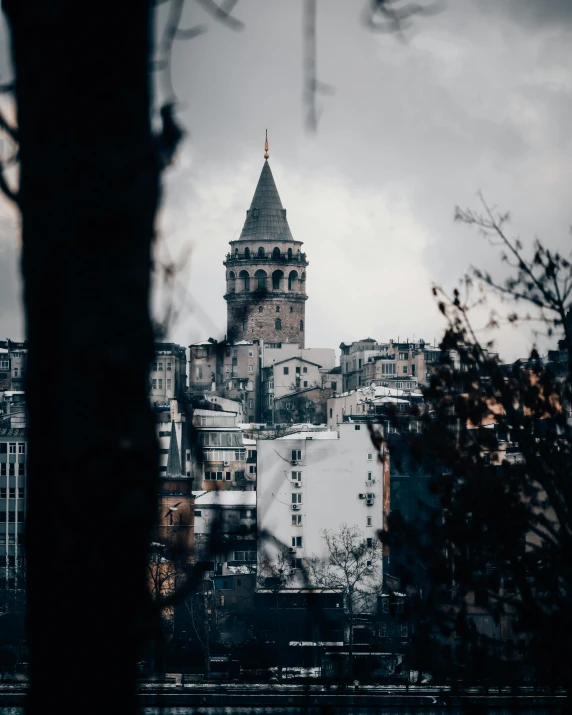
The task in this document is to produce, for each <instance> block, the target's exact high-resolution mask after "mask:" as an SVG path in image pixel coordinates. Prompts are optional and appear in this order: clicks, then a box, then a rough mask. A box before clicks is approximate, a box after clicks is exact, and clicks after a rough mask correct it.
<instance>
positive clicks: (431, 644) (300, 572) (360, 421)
mask: <svg viewBox="0 0 572 715" xmlns="http://www.w3.org/2000/svg"><path fill="white" fill-rule="evenodd" d="M294 210H295V207H294ZM223 263H224V270H225V271H226V293H225V295H224V296H221V299H222V298H223V297H224V300H225V301H226V303H227V311H228V324H227V335H226V337H225V339H224V340H216V339H214V338H212V337H208V338H207V339H205V340H203V341H200V342H195V343H193V344H191V345H188V346H184V345H178V344H175V343H169V342H157V343H156V344H155V356H154V360H153V362H152V364H151V366H150V370H149V382H148V386H149V387H148V397H149V401H150V403H151V405H152V409H153V413H154V416H155V423H156V436H157V440H158V443H159V492H158V498H159V506H158V512H157V519H156V526H155V530H154V531H155V533H154V537H153V541H152V542H151V544H150V548H149V554H148V585H149V589H150V592H151V594H152V596H153V599H154V601H155V602H156V603H161V602H162V601H164V604H165V605H163V606H161V609H160V611H161V615H160V620H159V625H158V626H157V628H156V631H155V633H154V636H153V638H152V639H151V641H150V642H149V643H148V644H147V646H146V649H145V650H144V651H143V652H142V653H141V657H140V658H141V659H140V662H139V669H140V677H141V678H142V679H143V680H145V679H147V680H149V679H153V678H154V679H159V680H161V679H162V680H163V681H164V680H165V679H167V680H169V679H171V680H173V679H174V680H173V682H181V678H182V679H183V682H185V681H186V682H202V681H204V682H209V681H212V680H213V679H215V680H222V681H227V680H241V681H242V682H268V681H270V682H274V681H276V682H282V681H283V680H290V681H292V680H297V681H299V682H305V681H310V682H311V681H312V680H315V681H316V682H326V683H327V682H351V683H354V682H355V683H356V684H359V683H362V684H363V683H366V684H367V683H385V684H394V685H398V684H402V685H403V684H407V685H409V684H417V685H421V684H427V683H438V684H443V685H445V684H448V685H451V683H455V682H464V683H466V684H475V683H477V684H482V683H496V685H507V684H511V685H514V684H519V685H524V684H535V683H541V684H542V683H544V682H546V673H543V672H542V669H541V668H539V663H538V659H537V658H536V657H535V656H534V654H531V652H530V648H531V646H532V647H533V648H535V647H540V646H538V644H536V642H535V637H536V636H535V633H534V628H533V627H531V625H530V624H528V625H526V624H525V623H524V621H525V620H526V619H523V614H522V610H521V607H520V606H521V603H519V601H522V600H523V594H522V591H520V596H519V595H518V594H519V588H520V589H522V585H520V586H519V584H518V583H517V580H518V579H517V577H516V576H515V574H514V570H513V566H514V564H511V563H510V562H509V560H508V559H507V560H506V561H505V560H504V559H505V557H506V554H505V555H504V556H503V554H502V553H501V552H500V551H499V553H497V554H494V553H493V552H492V551H487V550H486V549H484V548H483V553H478V552H479V548H478V547H479V544H478V540H477V542H475V543H474V544H473V546H474V550H475V553H474V554H473V556H472V557H471V558H474V561H471V560H470V559H469V562H470V563H472V567H471V568H472V569H473V570H472V571H471V574H470V578H466V577H467V574H464V576H463V575H462V574H461V575H459V577H458V580H457V581H456V580H455V579H457V576H456V574H455V576H454V577H453V579H452V580H450V581H449V580H448V577H449V574H446V573H441V576H442V581H435V578H436V574H437V571H436V570H435V569H434V568H433V567H434V566H435V564H434V563H432V561H431V558H430V557H428V555H427V548H428V547H430V548H434V549H436V550H439V549H441V555H442V556H443V558H444V562H446V563H451V562H452V561H454V560H455V559H454V558H453V553H452V552H448V551H447V548H446V547H445V546H444V545H443V544H440V545H439V544H438V542H433V543H431V542H430V541H428V540H427V539H428V535H429V534H431V535H433V531H432V529H433V528H434V525H435V524H436V523H443V520H444V519H445V516H444V515H445V514H450V512H451V506H450V504H449V505H448V507H447V506H446V504H445V502H446V494H445V492H444V491H443V490H442V484H443V483H442V481H441V482H440V481H439V480H440V479H441V480H442V479H443V476H445V477H446V476H447V475H450V474H452V473H454V472H455V470H457V472H458V473H459V464H460V462H461V461H462V460H463V459H465V457H467V455H472V456H471V460H472V461H471V464H472V467H473V468H474V469H477V470H480V473H482V474H485V473H486V474H489V475H492V477H493V478H496V477H495V475H497V477H498V479H499V481H500V480H502V479H503V478H504V477H502V476H501V475H502V474H506V471H507V470H509V471H510V470H511V469H512V470H514V474H522V470H521V467H523V465H524V467H526V464H527V456H526V449H523V446H522V444H523V443H521V441H519V437H518V435H519V434H522V432H519V431H518V429H516V427H517V426H516V425H515V430H514V432H513V431H512V423H511V417H510V415H507V413H506V410H505V409H504V407H503V398H502V396H501V397H498V395H497V396H496V397H495V396H494V394H493V392H491V391H490V390H488V387H490V385H494V379H493V381H492V382H491V377H490V375H487V374H486V370H487V368H490V367H491V366H494V370H495V371H496V372H495V374H496V375H501V376H504V377H503V378H502V379H504V380H505V381H506V384H509V383H510V382H511V380H514V379H516V377H515V376H518V375H520V376H521V378H522V377H523V376H524V378H523V379H526V380H528V383H527V384H530V383H531V380H532V384H536V382H541V383H542V384H543V385H544V387H545V389H548V386H549V385H551V386H552V387H551V389H553V390H560V392H558V394H559V395H560V397H559V402H558V405H557V409H556V411H555V412H554V411H553V412H552V413H550V412H549V411H548V410H547V408H546V405H545V404H544V403H543V404H541V405H540V408H539V406H538V405H536V404H532V403H530V401H528V402H527V401H526V400H524V402H523V404H522V405H521V406H520V407H518V406H517V412H519V413H520V414H521V415H523V416H528V418H530V419H529V423H528V427H527V429H529V430H532V431H533V432H534V435H535V437H534V439H535V440H536V442H537V443H538V442H539V441H541V440H544V439H550V431H551V429H553V426H551V422H552V421H554V420H556V422H558V420H560V419H561V418H562V419H564V422H562V423H561V424H562V425H564V427H562V430H564V428H565V425H568V427H567V429H569V428H570V403H569V402H568V401H567V398H566V393H565V392H563V391H562V385H564V384H565V382H566V379H567V375H568V359H569V354H568V347H567V343H566V340H564V339H563V340H561V341H560V343H559V344H555V345H554V349H553V350H550V351H549V352H548V354H547V355H546V356H542V357H541V356H538V355H537V356H532V357H530V358H526V359H522V360H519V361H517V362H516V363H514V364H503V363H502V362H501V361H500V360H499V356H498V355H497V354H496V353H494V352H491V351H488V350H486V349H480V352H479V354H478V356H477V357H475V355H476V353H475V351H474V346H473V347H467V345H466V344H465V343H463V342H462V341H461V342H458V343H457V344H456V345H454V344H453V343H451V342H450V343H449V345H448V344H447V341H446V340H445V341H443V343H442V344H440V345H436V344H430V343H429V342H425V341H424V340H422V339H417V338H416V339H414V340H413V339H411V340H410V339H407V338H406V339H403V338H396V339H395V340H389V341H388V342H379V341H378V340H376V339H374V338H371V337H367V338H364V339H363V340H359V341H355V342H351V343H345V342H341V344H340V345H339V350H340V355H339V361H338V359H337V357H336V349H335V347H333V346H329V347H306V341H305V333H306V329H305V326H306V301H307V300H308V295H307V292H306V290H307V288H306V287H307V284H308V283H309V284H310V285H311V275H312V274H311V273H310V272H309V266H310V261H309V257H308V256H307V255H306V253H304V252H303V246H302V243H301V242H300V241H297V240H296V239H295V238H294V237H293V236H292V234H291V232H290V228H289V225H288V220H287V216H286V209H285V208H284V207H283V205H282V202H281V200H280V196H279V193H278V190H277V187H276V183H275V180H274V177H273V175H272V171H271V168H270V163H269V160H268V144H266V153H265V160H264V164H263V168H262V172H261V174H260V178H259V180H258V184H257V185H256V189H255V192H254V196H253V199H252V202H251V204H250V207H249V209H248V210H247V212H246V220H245V223H244V226H243V229H242V232H241V234H240V236H239V237H238V238H237V239H236V240H232V241H231V242H230V250H229V251H228V253H227V254H226V257H224V261H223ZM316 264H317V265H316V268H315V270H316V271H319V270H320V269H319V264H318V262H316ZM311 311H312V308H311V301H310V302H309V304H308V314H309V315H310V314H311ZM568 315H570V313H569V314H568ZM312 319H315V318H313V317H312ZM569 331H570V326H569V327H568V332H567V335H568V336H569ZM403 332H404V333H405V334H406V332H407V326H406V325H404V326H403ZM341 337H343V336H341ZM27 352H28V345H27V343H26V342H15V341H11V340H6V341H4V342H2V343H1V344H0V406H1V413H0V522H1V527H0V530H1V531H2V533H1V534H0V555H1V558H2V562H3V563H2V568H1V570H0V579H1V588H2V591H1V598H2V609H3V616H4V617H3V618H2V619H1V621H0V638H1V641H0V649H1V651H0V652H1V657H2V666H3V667H4V668H5V669H7V671H13V672H20V671H21V672H25V664H26V661H27V654H26V653H27V650H26V639H25V635H24V613H25V596H24V588H25V561H26V559H25V543H24V522H25V518H26V511H27V466H26V465H27V462H26V460H27V451H28V448H27V440H28V438H27V417H26V395H25V392H24V378H25V373H26V360H27ZM475 370H477V372H478V371H479V370H480V373H479V374H478V375H476V373H475ZM443 371H446V372H447V374H448V375H449V376H451V375H457V376H460V377H461V380H463V379H465V378H466V377H467V376H470V380H469V382H470V383H471V384H472V385H473V387H472V388H470V389H472V390H473V391H477V392H478V390H484V391H483V393H482V394H483V395H484V397H483V399H484V401H485V403H486V405H487V409H486V411H481V412H480V413H479V415H478V418H475V417H474V415H473V414H472V413H471V411H470V409H469V408H467V409H466V410H465V411H463V409H461V408H459V406H458V404H456V403H454V402H451V401H449V403H448V407H447V409H446V410H445V413H446V414H447V415H449V416H450V415H453V417H452V418H451V419H449V420H448V421H447V424H446V425H445V432H446V433H447V434H448V435H449V436H450V437H452V439H453V444H454V445H455V448H454V449H455V450H456V451H455V460H453V461H454V462H455V465H456V466H452V460H451V459H450V454H448V453H447V452H441V453H435V452H433V453H431V450H429V449H425V452H424V453H422V454H420V450H419V444H421V442H420V440H423V439H424V438H425V436H426V435H427V434H428V433H429V434H431V435H432V437H431V439H434V440H435V439H437V438H435V432H434V430H435V427H436V425H439V415H441V414H442V407H443V404H442V403H443V392H442V391H441V393H439V392H438V390H437V391H436V389H435V386H436V385H437V384H438V380H439V379H442V375H443V374H444V373H443ZM440 375H441V377H440ZM547 375H549V376H550V380H549V381H548V382H547V378H546V376H547ZM463 376H464V377H463ZM531 376H536V377H535V378H534V379H532V378H531ZM467 389H469V388H467V385H466V383H465V384H464V386H463V388H462V390H460V391H459V393H458V394H465V391H466V390H467ZM501 392H502V390H501ZM452 394H453V392H452V391H451V392H450V393H449V395H446V397H451V395H452ZM498 394H501V393H498ZM554 394H556V393H554ZM548 397H549V396H548ZM547 399H548V398H547ZM536 400H537V402H538V400H540V402H542V399H541V397H539V396H538V394H537V395H536ZM441 426H442V425H441ZM519 429H522V425H520V426H519ZM562 430H561V434H564V432H563V431H562ZM485 433H486V436H484V435H485ZM515 435H516V436H515ZM416 445H417V446H416ZM523 452H525V454H523ZM528 459H530V457H528ZM513 478H514V476H513ZM482 479H483V481H482V485H483V486H482V488H483V489H485V482H486V480H485V478H484V477H482ZM436 485H437V486H436ZM439 485H440V486H439ZM539 504H541V505H542V504H544V505H545V513H544V514H543V515H542V518H541V520H540V523H541V524H542V525H543V529H544V530H541V529H539V528H538V523H532V522H531V523H529V524H528V523H527V524H525V526H524V527H523V528H524V531H526V530H527V529H528V528H530V535H531V536H533V537H534V539H535V540H536V545H538V543H541V542H542V541H543V540H545V541H549V540H552V539H555V538H556V536H555V534H556V533H557V530H556V531H555V529H557V527H556V526H555V525H556V524H557V523H558V519H557V518H555V517H554V514H553V513H552V512H553V509H552V507H551V506H550V504H549V502H548V500H545V501H543V502H539ZM547 504H548V505H547ZM546 505H547V506H546ZM463 508H465V507H463ZM476 508H477V507H476V505H475V509H476ZM515 508H516V506H515ZM471 516H472V514H471V513H468V512H465V513H464V514H463V519H464V523H465V524H468V523H469V522H470V518H471ZM505 517H506V518H507V520H510V517H509V515H507V514H505ZM553 517H554V518H553ZM484 518H485V517H483V519H484ZM404 524H410V525H413V526H415V527H417V529H418V535H420V537H421V538H420V539H419V540H416V539H415V538H413V536H412V534H411V533H410V532H407V530H406V529H405V530H404V526H403V525H404ZM407 534H409V538H406V536H407ZM548 548H549V547H546V550H545V552H543V553H545V554H548V550H547V549H548ZM525 552H530V549H529V547H528V546H525V545H523V552H522V553H523V554H524V553H525ZM519 558H520V557H519ZM458 563H460V561H458ZM463 566H464V567H466V566H467V564H466V563H465V564H463ZM457 568H459V569H460V568H461V567H460V566H457ZM464 578H465V580H464ZM189 579H190V581H192V587H191V588H186V589H185V588H183V589H181V583H188V582H189ZM527 579H528V581H527V583H528V584H529V585H530V588H531V589H534V588H536V584H535V583H534V582H533V579H532V578H531V577H530V575H529V576H527ZM181 590H182V595H181V596H180V597H178V596H177V594H178V593H179V591H181ZM444 592H447V593H448V596H447V598H448V600H446V601H439V599H437V601H435V600H434V599H435V598H436V594H437V593H440V596H441V597H443V594H444ZM443 606H444V607H443ZM501 606H502V607H501ZM430 607H431V608H434V610H435V612H436V613H437V612H439V613H440V615H441V617H443V614H445V616H446V618H448V619H449V627H448V628H447V627H444V625H443V620H441V621H440V620H439V618H437V617H435V618H433V619H432V618H431V616H430V614H429V610H430ZM168 674H178V675H168ZM562 677H563V676H562V674H560V675H558V677H557V678H556V680H554V681H553V682H552V681H551V684H552V685H560V684H562V682H563V681H562V680H559V678H560V679H561V678H562ZM177 678H178V680H177Z"/></svg>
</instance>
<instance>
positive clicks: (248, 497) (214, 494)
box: [193, 489, 256, 507]
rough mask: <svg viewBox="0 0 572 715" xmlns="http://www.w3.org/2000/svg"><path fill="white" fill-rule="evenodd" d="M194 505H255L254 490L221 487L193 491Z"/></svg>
mask: <svg viewBox="0 0 572 715" xmlns="http://www.w3.org/2000/svg"><path fill="white" fill-rule="evenodd" d="M193 495H194V497H195V507H201V506H216V505H219V506H248V507H255V506H256V492H239V491H230V490H222V489H220V490H219V489H213V490H212V491H207V492H205V491H200V492H193Z"/></svg>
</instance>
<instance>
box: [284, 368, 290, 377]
mask: <svg viewBox="0 0 572 715" xmlns="http://www.w3.org/2000/svg"><path fill="white" fill-rule="evenodd" d="M289 372H290V368H289V367H285V368H284V374H285V375H288V373H289Z"/></svg>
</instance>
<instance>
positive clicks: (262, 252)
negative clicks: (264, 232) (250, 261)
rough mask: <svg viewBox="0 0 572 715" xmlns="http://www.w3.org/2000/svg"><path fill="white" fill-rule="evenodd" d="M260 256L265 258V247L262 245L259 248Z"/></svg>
mask: <svg viewBox="0 0 572 715" xmlns="http://www.w3.org/2000/svg"><path fill="white" fill-rule="evenodd" d="M258 257H259V258H264V249H263V248H262V246H261V247H260V248H259V249H258Z"/></svg>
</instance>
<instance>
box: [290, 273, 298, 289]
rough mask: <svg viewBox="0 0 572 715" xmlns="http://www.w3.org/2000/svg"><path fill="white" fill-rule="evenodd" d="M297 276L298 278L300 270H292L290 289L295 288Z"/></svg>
mask: <svg viewBox="0 0 572 715" xmlns="http://www.w3.org/2000/svg"><path fill="white" fill-rule="evenodd" d="M296 278H298V271H290V273H289V275H288V290H294V286H295V285H296Z"/></svg>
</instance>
